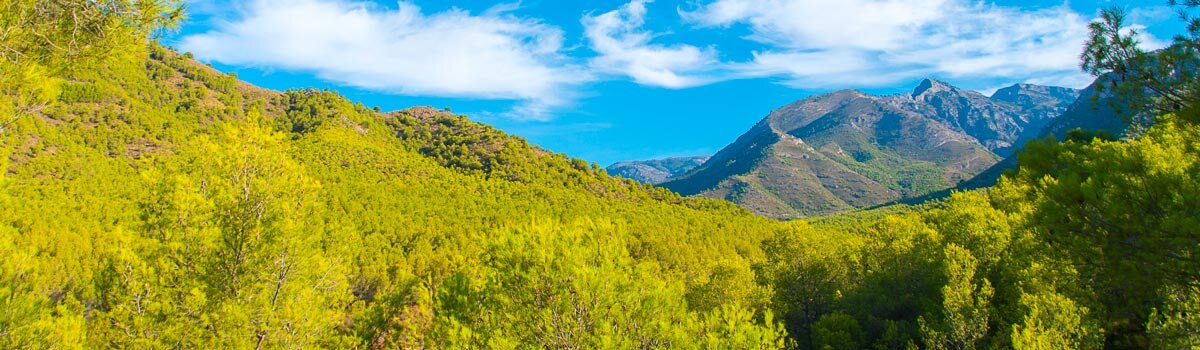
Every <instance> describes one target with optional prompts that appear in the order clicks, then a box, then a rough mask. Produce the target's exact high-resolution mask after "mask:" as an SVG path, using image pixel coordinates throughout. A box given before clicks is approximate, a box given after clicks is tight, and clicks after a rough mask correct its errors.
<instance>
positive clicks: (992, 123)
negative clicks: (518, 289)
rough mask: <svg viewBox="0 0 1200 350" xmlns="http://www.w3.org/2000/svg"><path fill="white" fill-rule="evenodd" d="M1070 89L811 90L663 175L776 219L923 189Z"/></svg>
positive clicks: (990, 159)
mask: <svg viewBox="0 0 1200 350" xmlns="http://www.w3.org/2000/svg"><path fill="white" fill-rule="evenodd" d="M1078 94H1079V91H1078V90H1074V89H1068V88H1059V87H1047V86H1038V85H1029V84H1018V85H1013V86H1010V87H1007V88H1004V89H1001V90H998V91H997V92H996V93H995V94H993V96H991V97H989V96H985V95H983V94H980V93H978V92H975V91H971V90H965V89H960V88H957V87H954V86H951V85H949V84H946V83H944V82H941V81H937V80H933V79H925V80H923V81H922V82H921V83H920V84H918V85H917V86H916V87H915V88H914V89H913V91H912V92H911V93H907V94H898V95H890V96H874V95H869V94H866V93H863V92H861V91H857V90H842V91H837V92H833V93H829V94H824V95H819V96H813V97H809V98H806V99H803V100H800V101H797V102H794V103H791V104H789V105H787V106H784V107H782V108H779V109H777V110H775V111H773V112H771V113H770V114H769V115H768V116H767V117H766V118H764V119H763V120H762V121H760V122H759V123H758V124H756V125H755V126H754V127H752V128H751V129H750V130H749V131H748V132H746V133H745V134H743V135H742V136H741V137H739V138H738V139H737V140H736V141H734V142H733V143H732V144H730V145H729V146H726V147H725V148H724V149H722V150H721V151H719V152H717V154H715V155H714V156H713V157H712V158H711V159H709V160H708V161H707V162H705V163H704V164H703V165H701V166H699V167H697V168H696V169H693V170H692V171H690V172H688V173H686V174H683V175H682V176H678V177H676V178H673V179H671V180H670V181H667V182H665V183H663V184H662V185H663V186H664V187H667V188H669V189H671V190H674V191H677V192H679V193H681V194H684V195H696V196H704V197H712V198H724V199H727V200H730V201H733V202H735V203H738V204H740V205H742V206H743V207H746V208H748V209H750V210H751V211H754V212H756V213H759V214H762V215H766V216H769V217H773V218H779V219H792V218H800V217H807V216H813V215H825V214H831V213H836V212H840V211H845V210H850V209H855V208H863V207H869V206H873V205H877V204H881V203H886V202H890V201H894V200H897V199H901V198H908V197H915V196H921V195H924V194H927V193H930V192H934V191H937V190H941V189H944V188H949V187H952V186H954V185H956V184H958V183H960V182H962V181H964V180H967V179H971V178H973V177H975V176H976V175H978V174H979V173H981V172H983V171H984V170H986V169H988V168H990V167H991V166H992V165H994V164H996V163H997V162H998V161H1000V160H1001V159H1002V158H1003V156H1006V155H1008V154H1011V152H1012V149H1013V146H1014V145H1016V144H1017V143H1018V142H1020V141H1021V140H1024V139H1026V138H1028V137H1031V136H1030V134H1031V133H1036V132H1037V131H1039V130H1040V129H1041V128H1042V127H1043V126H1045V125H1047V124H1048V123H1050V122H1051V121H1052V120H1054V119H1055V117H1056V116H1058V115H1059V114H1061V113H1062V112H1063V111H1065V110H1066V109H1067V108H1068V106H1070V105H1071V103H1072V102H1074V101H1075V100H1076V99H1077V97H1078Z"/></svg>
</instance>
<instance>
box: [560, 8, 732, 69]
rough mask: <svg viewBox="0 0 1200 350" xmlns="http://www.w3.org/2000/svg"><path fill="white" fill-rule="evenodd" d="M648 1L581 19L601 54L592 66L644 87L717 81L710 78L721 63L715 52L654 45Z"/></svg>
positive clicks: (596, 49) (593, 45) (706, 49)
mask: <svg viewBox="0 0 1200 350" xmlns="http://www.w3.org/2000/svg"><path fill="white" fill-rule="evenodd" d="M647 2H649V1H646V0H633V1H630V2H629V3H627V4H625V5H624V6H621V8H619V9H616V10H612V11H609V12H605V13H603V14H600V15H594V16H593V15H587V16H584V17H583V19H582V22H583V26H584V28H585V30H584V35H585V36H586V37H587V39H588V42H589V43H590V44H591V48H592V50H593V51H595V52H596V53H598V54H599V56H598V57H595V58H593V59H592V60H591V66H592V67H593V68H594V69H597V70H599V71H601V72H607V73H616V74H620V75H626V76H629V77H630V78H632V79H633V80H634V81H636V82H638V83H639V84H643V85H651V86H659V87H666V88H686V87H692V86H696V85H703V84H706V83H708V82H711V81H713V80H715V78H714V77H712V76H708V75H709V74H710V73H711V71H712V70H713V69H714V68H713V67H714V65H715V64H717V63H719V62H718V58H717V52H716V50H715V49H714V48H711V47H710V48H699V47H696V46H692V45H687V44H677V45H673V46H668V45H661V44H655V43H652V42H651V41H652V40H653V39H654V37H655V36H656V35H655V34H654V33H651V32H649V31H646V30H645V29H643V28H642V26H643V25H644V24H645V23H646V3H647Z"/></svg>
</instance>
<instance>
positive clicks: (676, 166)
mask: <svg viewBox="0 0 1200 350" xmlns="http://www.w3.org/2000/svg"><path fill="white" fill-rule="evenodd" d="M708 158H709V157H707V156H700V157H672V158H663V159H651V160H636V161H628V162H617V163H614V164H613V165H609V166H608V168H605V169H606V170H607V171H608V173H609V174H612V175H614V176H620V177H624V178H627V179H634V180H637V181H640V182H643V183H648V184H655V185H657V184H660V183H663V182H666V181H667V180H669V179H671V178H673V177H676V176H679V175H683V174H686V173H687V172H689V171H691V170H692V169H695V168H696V167H698V166H700V165H701V164H704V162H706V161H708Z"/></svg>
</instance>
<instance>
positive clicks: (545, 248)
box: [0, 1, 1200, 349]
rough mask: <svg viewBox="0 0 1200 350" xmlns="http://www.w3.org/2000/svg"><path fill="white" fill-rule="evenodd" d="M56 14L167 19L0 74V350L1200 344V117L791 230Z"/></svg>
mask: <svg viewBox="0 0 1200 350" xmlns="http://www.w3.org/2000/svg"><path fill="white" fill-rule="evenodd" d="M35 3H41V2H33V1H16V2H7V3H4V4H3V5H0V6H7V7H5V8H4V10H5V12H0V25H2V26H12V25H14V23H27V22H29V21H33V22H34V24H33V27H31V28H42V29H46V28H50V29H55V30H57V29H62V28H59V27H57V26H59V25H62V24H61V23H59V24H57V25H56V24H53V23H51V24H47V23H42V22H37V21H36V19H37V18H42V19H43V20H49V21H50V22H54V21H56V18H59V17H55V16H48V17H46V16H44V17H37V18H35V17H27V16H26V17H22V16H25V15H22V14H24V13H25V12H19V11H18V12H8V11H9V10H12V9H27V8H33V6H34V4H35ZM59 3H61V4H63V5H64V6H70V5H81V4H83V5H87V4H97V5H96V6H101V5H103V6H117V7H112V9H131V8H134V7H121V6H123V5H128V6H144V7H136V8H138V9H141V10H138V11H131V12H121V11H115V12H113V11H109V12H104V14H107V15H118V16H132V17H128V18H126V20H127V21H119V22H113V23H110V25H113V26H115V28H124V29H123V30H124V33H126V35H124V36H119V37H107V36H106V37H104V38H94V39H92V40H95V41H96V42H97V43H98V44H95V45H92V46H87V47H92V48H100V47H108V48H114V49H112V50H107V49H106V50H91V49H85V50H77V51H70V50H67V51H62V52H60V51H54V50H50V51H43V50H42V47H40V46H31V45H25V46H21V47H24V49H22V50H26V51H28V52H29V53H30V55H34V56H36V57H42V58H39V59H38V60H34V61H27V60H26V61H19V60H14V59H11V58H10V57H8V56H6V57H5V59H6V60H5V61H3V62H0V68H3V69H0V77H3V78H6V79H12V80H0V117H4V119H0V146H3V147H0V348H100V347H121V348H137V349H142V348H470V349H476V348H684V349H691V348H703V349H776V348H790V347H798V348H802V349H859V348H874V349H911V348H953V349H982V348H987V349H991V348H1017V349H1063V348H1079V349H1093V348H1102V347H1112V348H1151V347H1157V348H1171V349H1175V348H1187V347H1192V346H1195V340H1196V339H1200V331H1198V329H1200V326H1198V325H1200V320H1198V319H1197V317H1196V315H1197V313H1198V312H1197V310H1200V306H1198V305H1200V302H1197V301H1198V300H1200V293H1198V292H1197V288H1196V281H1197V278H1198V277H1200V276H1198V275H1197V271H1200V258H1197V252H1196V248H1197V247H1198V245H1197V243H1196V242H1197V239H1198V238H1197V234H1198V232H1200V215H1197V211H1196V208H1200V198H1198V195H1197V194H1198V193H1200V179H1198V178H1197V177H1198V176H1200V175H1198V174H1200V143H1198V141H1197V140H1200V127H1198V126H1196V125H1195V124H1192V123H1191V122H1189V120H1194V119H1195V118H1193V117H1194V116H1183V117H1175V116H1166V117H1162V118H1160V119H1159V123H1158V125H1156V126H1155V127H1153V128H1152V129H1150V130H1149V132H1148V133H1147V134H1145V135H1143V136H1141V137H1138V138H1136V139H1131V140H1120V141H1116V140H1105V139H1100V138H1095V139H1089V138H1086V137H1083V136H1086V135H1082V134H1079V135H1076V136H1077V137H1075V138H1074V139H1072V140H1070V141H1068V142H1065V143H1057V142H1051V141H1045V142H1041V143H1036V144H1033V145H1031V146H1030V148H1029V151H1027V152H1026V153H1025V154H1023V155H1022V158H1021V170H1020V171H1019V172H1017V173H1016V174H1013V175H1011V176H1009V177H1006V178H1004V179H1003V180H1001V182H1000V184H999V185H997V186H996V187H994V188H991V189H988V190H982V191H974V192H965V193H956V194H954V195H953V196H951V198H949V199H947V200H945V201H942V202H937V203H932V204H926V205H922V206H917V207H891V208H883V209H879V210H873V211H865V212H856V213H850V214H844V215H839V216H836V217H830V218H823V219H816V220H812V221H811V222H789V223H780V222H775V221H771V220H767V219H763V218H759V217H755V216H752V215H750V214H748V213H747V212H746V211H744V210H741V209H738V208H736V207H735V206H733V205H731V204H729V203H725V202H720V201H713V200H701V199H687V198H682V197H680V196H678V195H676V194H674V193H671V192H669V191H666V190H663V189H660V188H655V187H651V186H646V185H641V184H637V183H634V182H632V181H628V180H622V179H619V178H613V177H609V176H608V175H606V174H605V173H604V172H603V171H602V170H600V169H599V167H598V166H595V165H594V164H587V162H585V161H582V160H578V159H571V158H569V157H567V156H565V155H561V154H553V153H550V152H547V151H545V150H542V149H538V148H536V147H534V146H532V145H529V144H528V143H527V142H525V141H524V140H522V139H520V138H516V137H512V136H509V135H506V134H503V133H502V132H500V131H498V130H495V129H493V128H491V127H487V126H484V125H481V124H477V123H473V122H471V121H470V120H469V119H467V118H466V117H464V116H456V115H452V114H449V113H443V112H438V111H433V110H430V109H412V110H407V111H402V112H395V113H388V114H382V113H379V112H377V111H374V110H371V109H368V108H366V107H364V106H362V105H361V104H355V103H352V102H350V101H347V100H346V99H344V98H342V97H341V96H338V95H337V94H336V93H333V92H329V91H317V90H295V91H288V92H284V93H280V92H274V91H267V90H263V89H259V88H256V87H252V86H249V85H246V84H244V83H241V82H239V81H237V80H236V79H235V78H234V77H231V76H226V75H223V74H220V73H218V72H216V71H214V70H212V69H211V68H209V67H206V66H204V65H202V64H199V63H196V62H194V61H191V60H190V59H188V58H185V57H184V56H181V55H179V54H177V53H175V52H173V51H171V50H169V49H165V48H162V47H158V46H157V45H154V44H151V45H143V44H144V41H142V36H143V35H144V34H145V33H144V31H145V30H146V29H145V28H146V27H147V26H155V25H156V24H155V23H160V22H159V21H161V20H162V19H159V18H158V17H156V16H164V18H168V19H169V18H173V17H177V16H178V13H177V12H173V11H165V10H163V9H164V8H169V7H163V6H165V5H164V4H163V3H161V2H157V1H134V2H122V1H101V2H80V1H66V2H59ZM122 4H123V5H122ZM76 10H78V9H76ZM149 13H155V14H157V15H155V16H149V17H145V18H143V17H139V16H142V15H145V14H149ZM118 18H120V17H118ZM139 23H141V24H139ZM127 25H131V27H126V26H127ZM51 32H54V31H51ZM55 33H60V34H61V33H67V32H64V31H58V32H55ZM22 35H24V34H22ZM17 37H20V36H17ZM52 38H54V37H52ZM120 38H124V39H120ZM14 40H15V39H14ZM22 40H32V39H28V38H26V39H22ZM106 40H107V41H106ZM122 40H124V41H122ZM23 43H25V42H23ZM6 44H8V43H6ZM25 44H28V43H25ZM110 44H111V45H110ZM14 47H16V46H14ZM115 48H120V49H115ZM35 54H36V55H35ZM38 55H40V56H38ZM63 62H71V63H74V65H72V66H73V67H74V68H75V69H65V68H62V67H63ZM53 67H58V68H53ZM101 67H102V69H101ZM13 77H18V78H13ZM31 96H32V97H31Z"/></svg>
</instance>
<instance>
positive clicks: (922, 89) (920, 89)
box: [912, 78, 958, 97]
mask: <svg viewBox="0 0 1200 350" xmlns="http://www.w3.org/2000/svg"><path fill="white" fill-rule="evenodd" d="M955 90H958V88H956V87H954V86H951V85H950V84H947V83H945V82H942V81H939V80H934V79H930V78H926V79H925V80H922V81H921V83H920V84H917V87H916V88H914V89H913V92H912V95H913V97H918V96H921V95H925V94H932V93H936V92H942V91H955Z"/></svg>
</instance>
